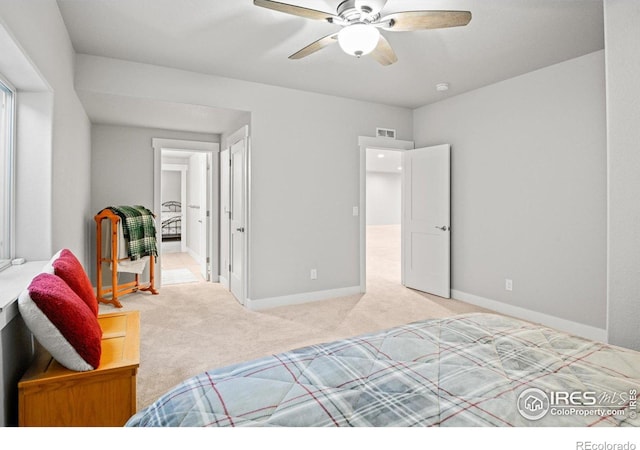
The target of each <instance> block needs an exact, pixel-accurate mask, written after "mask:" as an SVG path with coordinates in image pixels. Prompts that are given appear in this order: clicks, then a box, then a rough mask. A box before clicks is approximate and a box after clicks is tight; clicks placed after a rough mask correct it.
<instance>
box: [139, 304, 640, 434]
mask: <svg viewBox="0 0 640 450" xmlns="http://www.w3.org/2000/svg"><path fill="white" fill-rule="evenodd" d="M639 386H640V353H639V352H635V351H632V350H628V349H624V348H620V347H615V346H610V345H606V344H603V343H599V342H593V341H589V340H586V339H583V338H579V337H576V336H572V335H568V334H566V333H562V332H558V331H556V330H552V329H549V328H545V327H541V326H539V325H535V324H531V323H529V322H524V321H520V320H516V319H513V318H509V317H504V316H500V315H494V314H484V313H474V314H464V315H459V316H454V317H450V318H442V319H430V320H424V321H419V322H415V323H411V324H407V325H402V326H398V327H395V328H391V329H388V330H384V331H381V332H376V333H371V334H366V335H361V336H355V337H352V338H348V339H343V340H338V341H335V342H330V343H324V344H319V345H312V346H307V347H304V348H299V349H295V350H291V351H288V352H284V353H280V354H276V355H273V356H269V357H265V358H261V359H257V360H253V361H248V362H244V363H240V364H236V365H232V366H229V367H223V368H217V369H213V370H210V371H207V372H204V373H202V374H200V375H197V376H195V377H192V378H190V379H187V380H185V381H184V382H183V383H181V384H180V385H178V386H176V387H174V388H173V389H171V390H170V391H169V392H167V393H166V394H164V395H163V396H161V397H160V398H159V399H157V400H156V401H155V402H154V403H153V404H151V405H149V406H148V407H146V408H145V409H143V410H141V411H139V412H138V413H137V414H136V415H134V416H133V417H132V418H131V419H129V421H128V422H127V424H126V426H128V427H160V426H162V427H177V426H182V427H185V426H187V427H189V426H198V427H200V426H209V427H228V426H280V427H282V426H286V427H293V426H305V427H321V426H366V427H379V426H394V427H410V426H494V427H502V426H638V425H640V419H639V418H638V417H637V405H636V400H635V398H636V391H637V389H638V387H639Z"/></svg>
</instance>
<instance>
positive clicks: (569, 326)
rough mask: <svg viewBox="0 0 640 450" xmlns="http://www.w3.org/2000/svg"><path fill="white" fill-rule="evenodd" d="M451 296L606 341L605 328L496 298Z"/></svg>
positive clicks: (464, 293)
mask: <svg viewBox="0 0 640 450" xmlns="http://www.w3.org/2000/svg"><path fill="white" fill-rule="evenodd" d="M451 297H452V298H455V299H456V300H461V301H463V302H466V303H471V304H472V305H476V306H480V307H482V308H487V309H491V310H493V311H496V312H498V313H501V314H506V315H509V316H513V317H517V318H520V319H524V320H528V321H530V322H535V323H540V324H542V325H545V326H547V327H550V328H555V329H557V330H560V331H564V332H566V333H571V334H574V335H577V336H581V337H584V338H587V339H591V340H594V341H598V342H607V330H605V329H603V328H597V327H593V326H591V325H585V324H583V323H578V322H573V321H571V320H566V319H561V318H559V317H555V316H550V315H548V314H544V313H540V312H537V311H532V310H530V309H526V308H521V307H519V306H514V305H508V304H506V303H503V302H499V301H496V300H490V299H488V298H484V297H479V296H477V295H473V294H467V293H466V292H461V291H455V290H452V291H451Z"/></svg>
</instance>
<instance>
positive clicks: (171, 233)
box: [162, 200, 182, 242]
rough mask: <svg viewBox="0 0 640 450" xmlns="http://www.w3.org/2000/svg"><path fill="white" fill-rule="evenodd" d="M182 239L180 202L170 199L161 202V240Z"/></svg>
mask: <svg viewBox="0 0 640 450" xmlns="http://www.w3.org/2000/svg"><path fill="white" fill-rule="evenodd" d="M181 239H182V204H181V203H180V202H178V201H175V200H171V201H166V202H163V203H162V241H163V242H167V241H179V240H181Z"/></svg>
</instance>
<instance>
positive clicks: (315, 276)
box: [310, 269, 318, 280]
mask: <svg viewBox="0 0 640 450" xmlns="http://www.w3.org/2000/svg"><path fill="white" fill-rule="evenodd" d="M310 276H311V279H312V280H317V279H318V271H317V270H316V269H311V273H310Z"/></svg>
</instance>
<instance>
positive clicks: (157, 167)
mask: <svg viewBox="0 0 640 450" xmlns="http://www.w3.org/2000/svg"><path fill="white" fill-rule="evenodd" d="M151 146H152V148H153V210H154V211H155V213H156V232H157V230H160V232H161V233H162V216H161V213H160V212H161V210H162V205H161V195H162V190H161V188H162V184H161V182H162V150H175V151H185V152H203V153H209V154H210V155H211V159H210V160H211V161H212V167H211V171H210V174H209V178H210V183H211V184H210V185H211V186H212V187H213V186H217V183H214V181H215V180H217V179H218V166H217V163H216V161H218V153H219V152H220V144H219V143H218V142H205V141H189V140H183V139H164V138H152V139H151ZM209 194H210V195H208V199H207V210H208V211H209V217H210V218H211V221H210V229H209V236H210V237H211V239H209V245H208V249H207V250H208V253H209V264H210V270H209V272H210V274H211V276H210V280H209V281H210V282H217V281H218V267H217V265H218V264H217V261H218V258H217V255H218V242H217V239H215V238H214V237H217V236H218V220H217V216H218V193H217V192H210V193H209ZM214 214H215V216H214ZM161 268H162V252H161V251H158V264H156V265H155V272H156V273H155V280H156V284H157V286H159V287H162V269H161Z"/></svg>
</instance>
